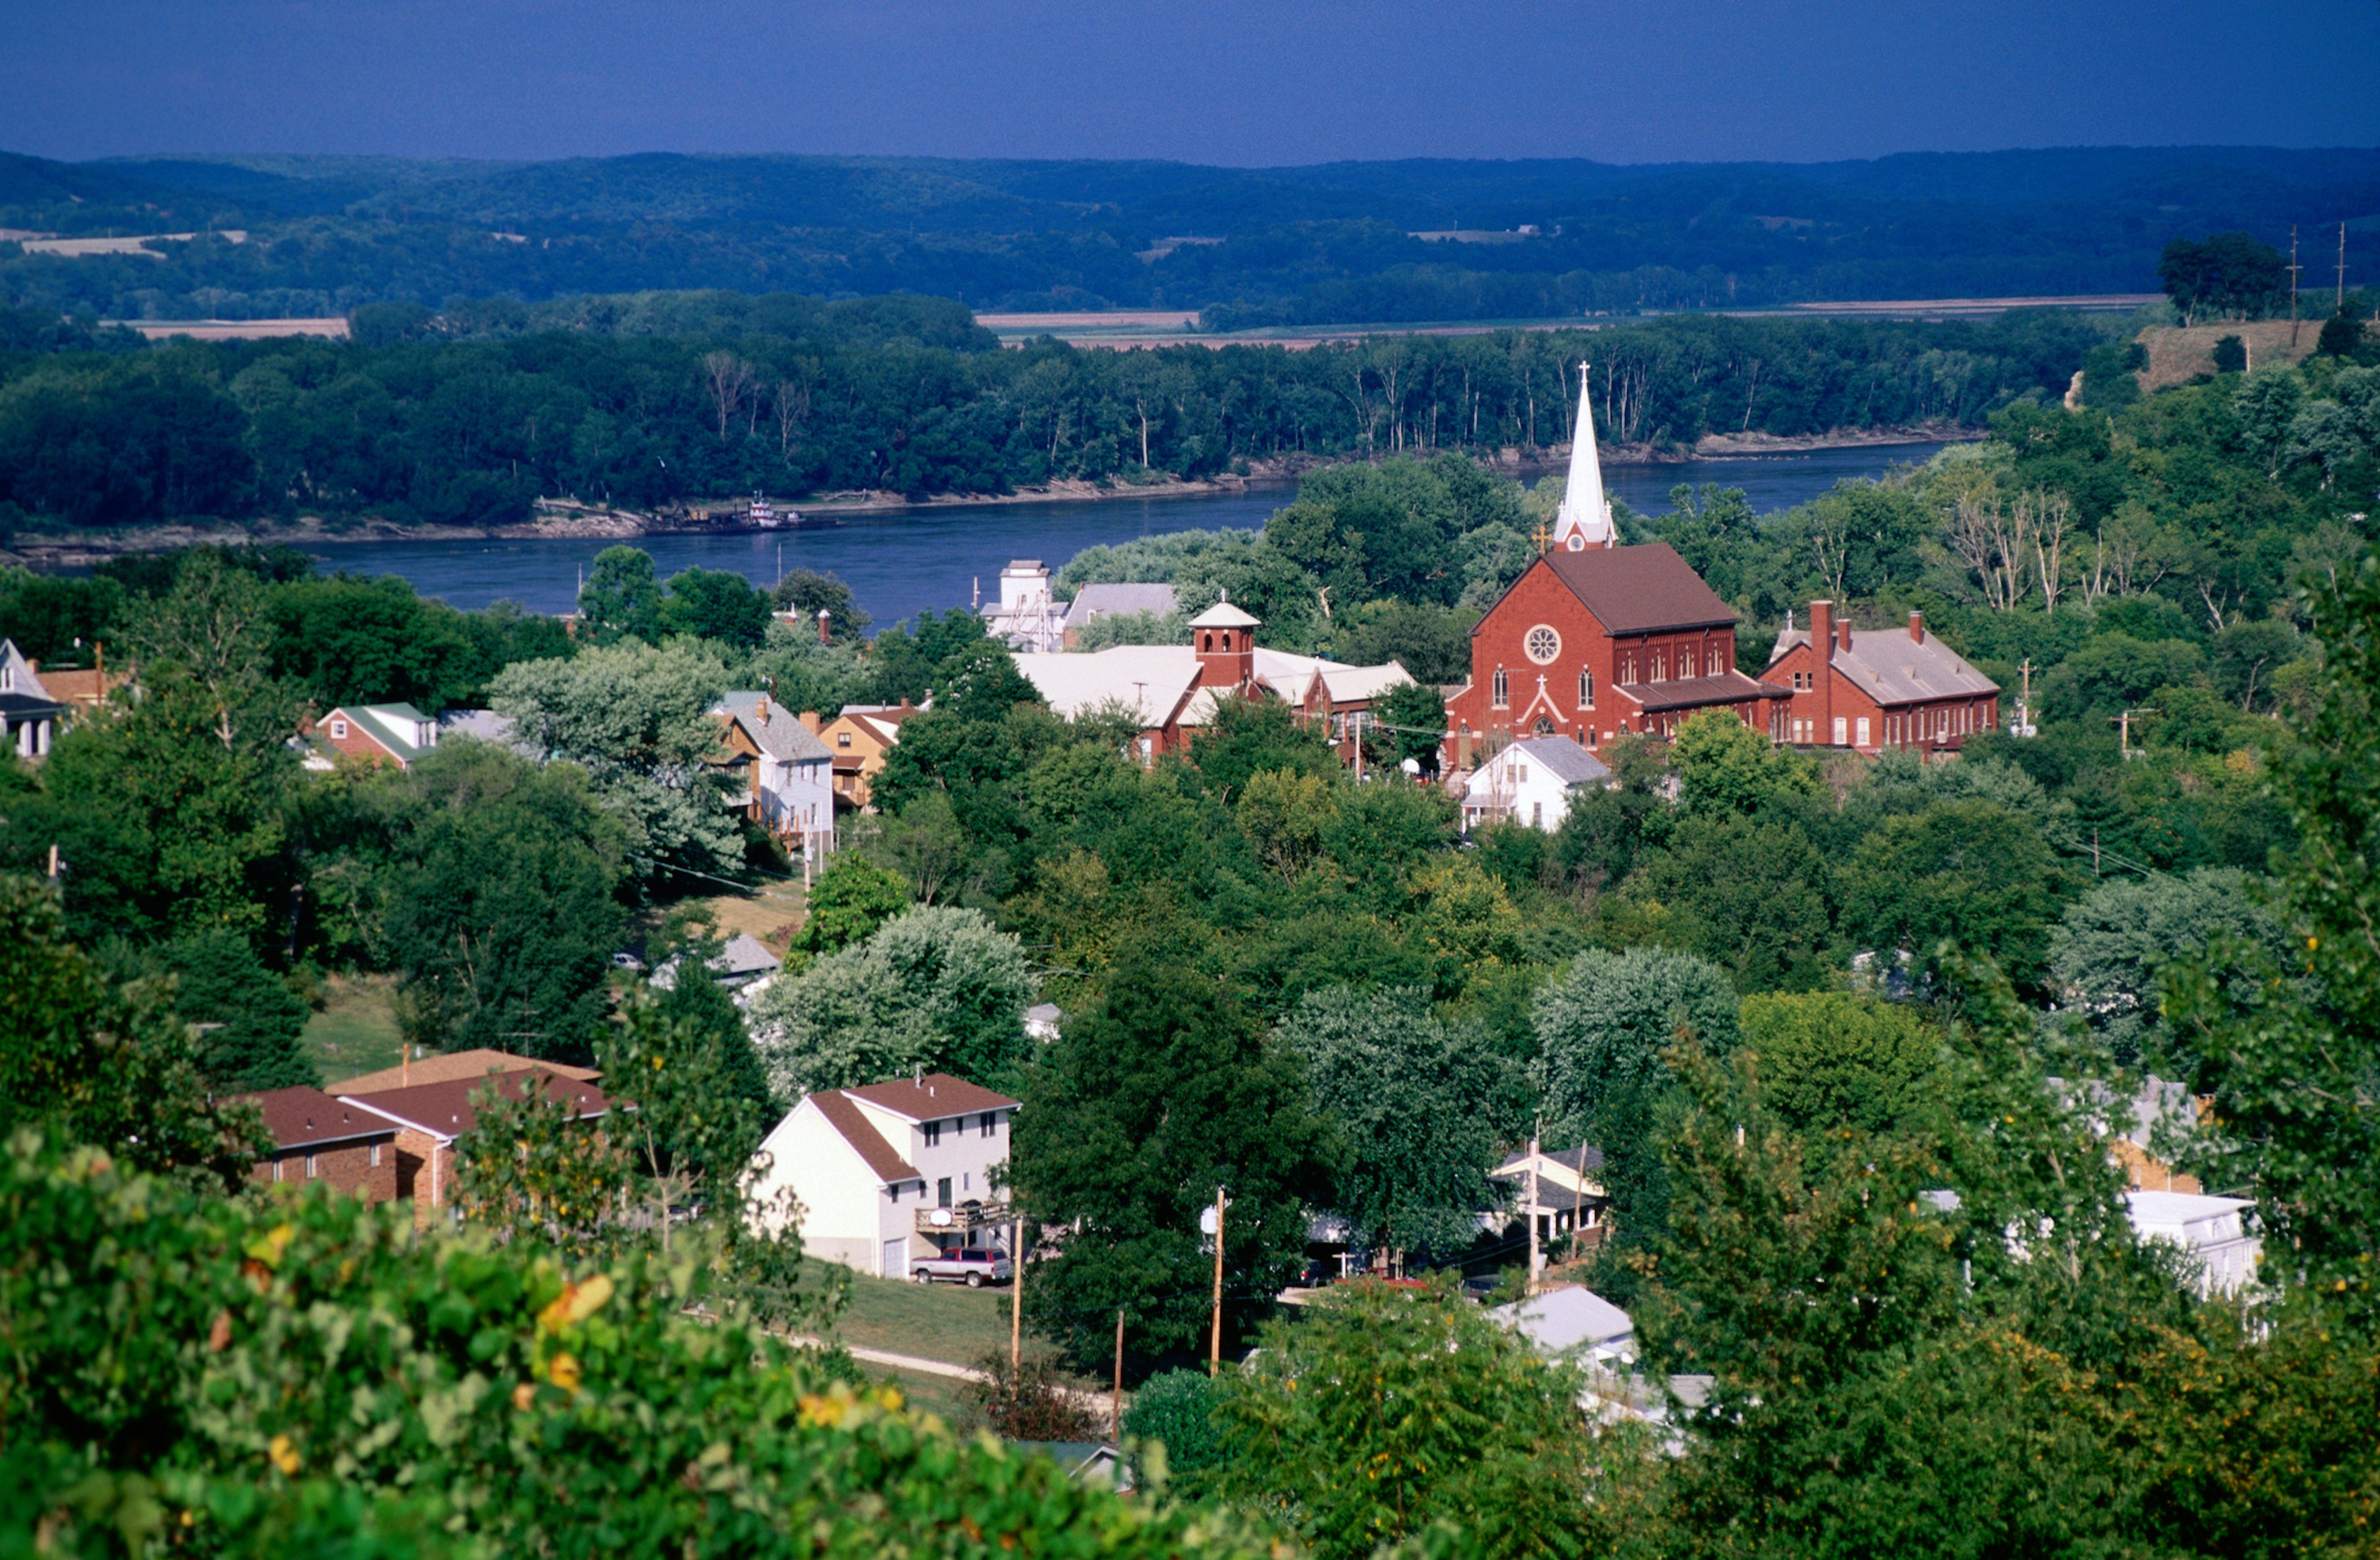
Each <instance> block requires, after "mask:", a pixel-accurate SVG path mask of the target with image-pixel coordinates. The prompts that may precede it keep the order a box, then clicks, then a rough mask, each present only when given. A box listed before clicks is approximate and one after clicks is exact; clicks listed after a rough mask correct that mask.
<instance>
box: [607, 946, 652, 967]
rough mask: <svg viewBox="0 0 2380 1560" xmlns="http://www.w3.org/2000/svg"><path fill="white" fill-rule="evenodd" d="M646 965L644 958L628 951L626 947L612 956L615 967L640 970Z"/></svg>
mask: <svg viewBox="0 0 2380 1560" xmlns="http://www.w3.org/2000/svg"><path fill="white" fill-rule="evenodd" d="M644 967H645V961H644V960H643V959H640V958H638V957H637V956H636V955H634V954H632V953H629V952H627V951H626V950H625V949H623V950H621V951H620V952H618V953H616V954H613V956H612V968H613V969H626V970H637V969H643V968H644Z"/></svg>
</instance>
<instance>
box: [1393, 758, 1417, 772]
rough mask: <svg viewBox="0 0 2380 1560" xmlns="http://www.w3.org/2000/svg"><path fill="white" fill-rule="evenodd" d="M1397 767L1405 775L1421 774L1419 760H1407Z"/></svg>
mask: <svg viewBox="0 0 2380 1560" xmlns="http://www.w3.org/2000/svg"><path fill="white" fill-rule="evenodd" d="M1397 767H1398V768H1399V769H1402V770H1403V771H1404V772H1405V773H1406V774H1420V773H1421V760H1419V759H1407V760H1405V762H1403V763H1401V764H1399V765H1397Z"/></svg>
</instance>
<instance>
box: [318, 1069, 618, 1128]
mask: <svg viewBox="0 0 2380 1560" xmlns="http://www.w3.org/2000/svg"><path fill="white" fill-rule="evenodd" d="M536 1079H544V1080H545V1092H546V1097H547V1098H548V1099H553V1100H569V1101H571V1102H573V1103H575V1104H576V1105H577V1107H578V1111H577V1114H578V1115H579V1116H580V1117H581V1118H591V1117H594V1116H600V1115H604V1114H605V1113H606V1112H608V1111H609V1110H610V1109H611V1108H612V1102H611V1101H610V1100H608V1099H606V1098H605V1097H604V1094H603V1091H601V1089H598V1088H596V1087H595V1086H594V1085H593V1084H591V1083H585V1082H581V1081H579V1080H578V1079H568V1078H564V1077H562V1076H561V1075H560V1074H558V1073H552V1072H548V1071H546V1070H545V1069H543V1068H541V1067H540V1068H537V1069H535V1070H532V1071H529V1072H512V1073H504V1074H501V1075H500V1076H498V1077H497V1078H496V1079H494V1080H493V1081H494V1083H495V1086H496V1089H497V1091H498V1092H499V1093H500V1094H502V1095H503V1096H504V1098H505V1099H507V1100H517V1099H519V1098H520V1097H521V1095H522V1094H523V1093H524V1092H526V1091H528V1086H529V1085H530V1083H531V1082H532V1081H534V1080H536ZM489 1082H490V1079H485V1078H458V1079H449V1080H448V1081H446V1082H444V1083H417V1084H415V1085H414V1086H413V1087H412V1088H410V1089H384V1090H381V1091H377V1092H374V1093H371V1094H345V1095H342V1096H341V1098H342V1099H344V1100H346V1101H349V1102H352V1103H355V1104H358V1105H361V1106H363V1107H364V1108H365V1109H366V1110H370V1111H377V1112H379V1113H380V1114H381V1115H384V1116H387V1117H389V1118H390V1119H391V1120H394V1121H395V1122H397V1123H399V1124H400V1125H403V1126H407V1127H419V1128H420V1129H421V1130H423V1131H425V1132H431V1133H434V1134H436V1135H437V1136H439V1137H441V1138H457V1137H460V1136H462V1134H464V1133H466V1132H468V1131H469V1130H470V1129H471V1128H472V1127H473V1126H474V1125H475V1124H476V1123H477V1122H478V1120H479V1112H478V1111H477V1110H476V1109H474V1108H473V1106H472V1104H471V1096H472V1095H474V1094H476V1093H478V1092H479V1091H480V1089H482V1088H483V1087H485V1086H486V1085H487V1084H488V1083H489Z"/></svg>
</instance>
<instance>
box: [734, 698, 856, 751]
mask: <svg viewBox="0 0 2380 1560" xmlns="http://www.w3.org/2000/svg"><path fill="white" fill-rule="evenodd" d="M710 713H712V714H714V715H720V716H723V717H725V718H726V719H728V720H731V721H733V722H735V724H736V725H738V726H740V727H741V728H742V729H743V732H744V735H746V736H747V737H750V738H751V739H752V745H753V746H754V747H756V748H758V749H759V750H761V751H762V752H764V753H766V754H768V755H769V756H770V757H771V758H772V759H783V760H786V761H788V762H794V763H817V762H820V761H821V760H823V759H826V758H828V757H830V756H831V755H830V754H829V753H828V751H827V746H826V744H825V743H823V742H821V741H820V740H819V739H818V738H817V737H815V736H813V735H811V733H810V731H809V729H808V728H807V726H805V725H802V723H801V720H800V717H798V716H797V715H795V713H794V712H792V711H791V710H788V709H786V708H785V707H784V706H783V704H779V703H776V702H774V701H771V699H770V698H769V696H768V695H767V694H765V693H761V692H759V691H756V690H754V689H739V690H736V691H734V692H729V693H722V694H721V695H720V696H719V701H718V702H717V703H715V704H713V705H711V707H710Z"/></svg>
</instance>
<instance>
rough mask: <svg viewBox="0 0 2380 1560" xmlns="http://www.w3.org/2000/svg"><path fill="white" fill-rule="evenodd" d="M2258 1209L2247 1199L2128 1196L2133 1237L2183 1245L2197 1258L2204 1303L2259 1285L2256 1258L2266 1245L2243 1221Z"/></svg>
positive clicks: (2187, 1194)
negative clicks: (2252, 1233)
mask: <svg viewBox="0 0 2380 1560" xmlns="http://www.w3.org/2000/svg"><path fill="white" fill-rule="evenodd" d="M2254 1206H2255V1204H2254V1203H2253V1202H2250V1201H2248V1200H2245V1199H2243V1198H2237V1197H2201V1196H2197V1195H2195V1194H2193V1193H2191V1192H2183V1191H2130V1192H2126V1193H2125V1194H2124V1212H2125V1213H2126V1214H2128V1215H2129V1216H2130V1217H2131V1224H2132V1233H2133V1234H2134V1235H2136V1236H2138V1237H2140V1238H2141V1239H2143V1240H2162V1241H2165V1242H2166V1243H2167V1244H2168V1245H2173V1246H2179V1247H2180V1248H2181V1249H2183V1250H2185V1251H2188V1252H2189V1253H2190V1254H2191V1255H2192V1257H2194V1258H2196V1259H2197V1260H2198V1263H2199V1274H2198V1293H2199V1298H2202V1299H2204V1298H2210V1297H2212V1296H2216V1295H2233V1294H2237V1293H2238V1292H2239V1291H2240V1290H2241V1289H2243V1288H2245V1287H2247V1286H2249V1285H2251V1284H2253V1283H2254V1282H2255V1281H2256V1257H2257V1254H2258V1253H2259V1252H2261V1251H2262V1250H2263V1249H2264V1247H2265V1243H2264V1241H2262V1240H2261V1239H2259V1238H2258V1237H2255V1236H2253V1235H2251V1234H2249V1233H2248V1229H2247V1225H2246V1222H2245V1219H2244V1217H2243V1215H2244V1214H2245V1213H2246V1212H2247V1210H2249V1209H2251V1208H2253V1207H2254Z"/></svg>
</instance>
